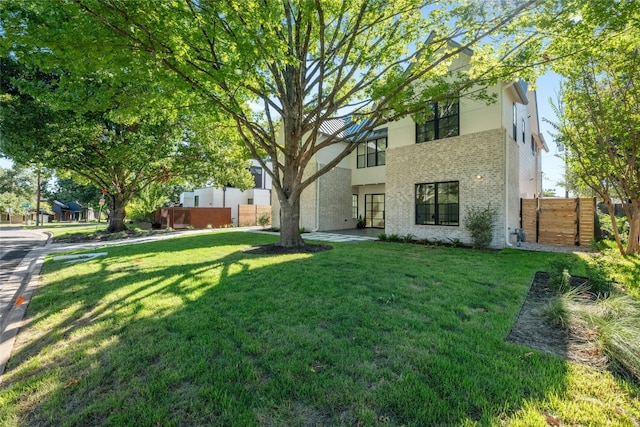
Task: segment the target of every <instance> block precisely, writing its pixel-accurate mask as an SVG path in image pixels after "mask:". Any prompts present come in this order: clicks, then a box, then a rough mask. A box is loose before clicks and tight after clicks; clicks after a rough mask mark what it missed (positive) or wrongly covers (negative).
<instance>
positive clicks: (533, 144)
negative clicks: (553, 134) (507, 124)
mask: <svg viewBox="0 0 640 427" xmlns="http://www.w3.org/2000/svg"><path fill="white" fill-rule="evenodd" d="M531 155H532V156H535V155H536V141H535V140H534V139H533V135H531Z"/></svg>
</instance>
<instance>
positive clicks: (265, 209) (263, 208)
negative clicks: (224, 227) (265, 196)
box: [238, 205, 271, 227]
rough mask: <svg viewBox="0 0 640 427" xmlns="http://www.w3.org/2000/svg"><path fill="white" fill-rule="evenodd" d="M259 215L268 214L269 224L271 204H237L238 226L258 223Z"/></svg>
mask: <svg viewBox="0 0 640 427" xmlns="http://www.w3.org/2000/svg"><path fill="white" fill-rule="evenodd" d="M261 215H268V218H269V224H271V206H269V205H238V225H239V226H240V227H246V226H250V225H259V224H258V219H259V218H260V216H261Z"/></svg>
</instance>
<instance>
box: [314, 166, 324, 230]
mask: <svg viewBox="0 0 640 427" xmlns="http://www.w3.org/2000/svg"><path fill="white" fill-rule="evenodd" d="M319 170H320V162H319V161H317V160H316V171H319ZM321 178H322V177H321V176H320V177H318V179H316V227H315V228H314V229H313V230H311V231H313V232H314V233H315V232H316V231H318V229H319V228H320V179H321Z"/></svg>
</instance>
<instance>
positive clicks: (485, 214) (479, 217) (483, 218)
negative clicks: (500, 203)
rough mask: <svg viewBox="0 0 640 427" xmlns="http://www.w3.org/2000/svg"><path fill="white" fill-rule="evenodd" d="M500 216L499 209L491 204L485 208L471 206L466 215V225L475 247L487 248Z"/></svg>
mask: <svg viewBox="0 0 640 427" xmlns="http://www.w3.org/2000/svg"><path fill="white" fill-rule="evenodd" d="M497 216H498V209H496V208H493V207H491V205H490V204H489V205H488V206H487V207H485V208H481V207H477V206H471V207H469V208H467V211H466V213H465V216H464V227H465V228H466V229H467V231H469V233H470V234H471V240H472V241H473V247H474V248H477V249H485V248H487V247H489V245H490V244H491V241H492V240H493V229H494V227H495V223H496V217H497Z"/></svg>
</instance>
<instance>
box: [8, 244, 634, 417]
mask: <svg viewBox="0 0 640 427" xmlns="http://www.w3.org/2000/svg"><path fill="white" fill-rule="evenodd" d="M274 241H275V238H274V237H272V236H266V235H258V234H250V233H238V232H225V233H211V234H204V235H197V236H184V237H179V238H176V239H169V240H164V241H157V242H152V243H148V244H141V245H131V246H120V247H113V248H109V249H108V253H109V254H108V256H107V257H105V258H100V259H94V260H91V261H87V262H83V263H77V264H64V263H62V262H52V261H48V262H47V263H46V264H45V265H44V267H43V276H42V282H43V283H44V286H43V287H42V288H40V289H39V290H38V291H37V292H36V294H35V296H34V298H33V300H32V301H31V302H30V305H29V308H28V314H27V318H26V322H25V326H24V327H23V329H22V330H21V333H20V334H19V337H18V342H17V346H16V348H15V350H14V353H13V357H12V359H11V360H10V362H9V364H8V367H7V372H6V373H5V374H4V376H3V383H2V384H1V385H0V387H1V388H0V425H3V426H5V425H6V426H23V425H56V426H58V425H69V426H85V425H115V426H119V425H136V426H158V425H161V426H177V425H185V426H186V425H189V426H192V425H239V426H246V425H262V426H276V425H287V426H290V425H292V426H296V425H311V426H315V425H367V426H368V425H385V426H400V425H407V426H409V425H418V426H422V425H527V426H530V425H540V426H544V425H546V421H545V416H546V415H547V414H551V415H553V416H554V417H556V418H558V419H559V420H561V421H562V422H563V423H564V424H565V425H605V424H607V425H629V426H633V425H634V422H635V423H637V422H638V420H640V404H639V403H638V399H639V398H640V388H639V387H638V386H637V385H634V384H632V383H629V382H626V381H624V380H622V379H620V378H617V377H614V376H613V375H611V374H609V373H606V372H604V373H603V372H596V371H594V370H591V369H589V368H586V367H582V366H578V365H572V364H569V363H567V362H565V361H564V360H562V359H560V358H557V357H555V356H550V355H547V354H543V353H539V352H535V351H533V352H532V351H531V350H530V349H529V348H526V347H522V346H519V345H516V344H512V343H508V342H505V341H504V338H505V337H506V336H507V334H508V333H509V330H510V328H511V326H512V324H513V322H514V320H515V318H516V316H517V314H518V310H519V308H520V305H521V303H522V301H523V299H524V297H525V295H526V293H527V290H528V286H529V285H530V283H531V280H532V278H533V274H534V272H535V271H537V270H545V269H546V266H547V265H549V263H550V261H551V260H553V259H558V258H562V257H573V255H563V254H548V253H534V252H524V251H517V250H505V251H502V252H481V251H475V250H469V249H459V248H446V247H438V248H434V247H423V246H418V245H400V244H390V243H382V242H371V243H361V244H334V245H333V246H334V249H333V250H331V251H326V252H321V253H316V254H297V255H283V256H259V255H250V254H245V253H243V252H242V251H241V250H242V249H243V248H245V247H248V246H251V245H255V244H263V243H270V242H274ZM577 262H583V261H582V260H580V259H577Z"/></svg>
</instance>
